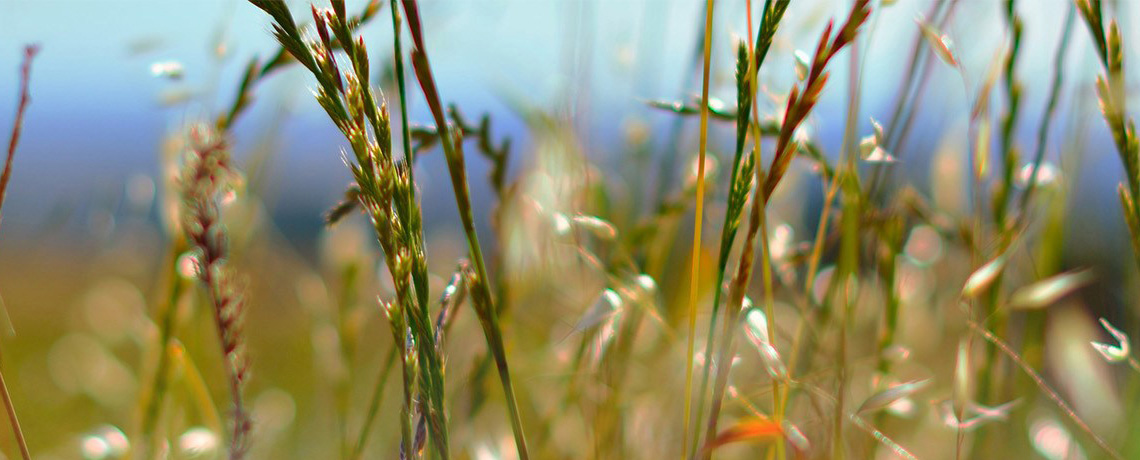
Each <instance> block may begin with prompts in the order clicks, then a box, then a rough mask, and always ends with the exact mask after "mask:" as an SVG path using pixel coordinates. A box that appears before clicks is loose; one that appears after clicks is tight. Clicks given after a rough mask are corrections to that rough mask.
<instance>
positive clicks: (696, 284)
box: [681, 0, 720, 460]
mask: <svg viewBox="0 0 1140 460" xmlns="http://www.w3.org/2000/svg"><path fill="white" fill-rule="evenodd" d="M714 7H715V2H714V0H707V1H706V2H705V40H704V44H705V54H704V68H703V73H702V78H701V129H700V139H699V141H698V147H697V149H698V154H697V202H696V210H695V212H694V215H693V250H692V254H691V256H690V268H689V315H688V318H689V327H688V341H687V342H686V346H685V392H684V393H683V394H684V399H685V409H684V414H683V417H684V429H683V430H682V432H681V433H682V434H681V458H682V460H683V459H684V458H685V455H686V452H688V450H689V449H688V443H689V420H690V419H689V417H690V415H691V414H690V412H691V411H692V404H693V353H694V351H695V344H694V341H695V339H696V337H695V336H696V333H697V297H698V296H699V291H700V273H701V228H702V226H703V225H702V224H703V223H704V196H705V148H706V147H707V145H708V124H709V66H710V62H711V60H712V27H713V10H714ZM717 289H720V287H719V286H718V287H717ZM705 359H708V357H707V356H706V357H705ZM698 397H700V396H698ZM693 442H694V444H695V443H696V438H695V435H694V440H693Z"/></svg>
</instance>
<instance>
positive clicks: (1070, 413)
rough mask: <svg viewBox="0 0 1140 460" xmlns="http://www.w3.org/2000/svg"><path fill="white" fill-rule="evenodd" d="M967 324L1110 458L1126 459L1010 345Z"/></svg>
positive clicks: (970, 322) (969, 320)
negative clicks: (1015, 367) (1020, 371)
mask: <svg viewBox="0 0 1140 460" xmlns="http://www.w3.org/2000/svg"><path fill="white" fill-rule="evenodd" d="M966 324H968V325H969V326H970V329H973V330H974V332H977V333H978V334H979V335H981V336H982V338H984V339H986V341H987V342H989V343H991V344H993V345H994V346H995V347H997V348H998V349H999V350H1001V352H1002V353H1005V355H1006V356H1008V357H1009V359H1010V360H1011V361H1013V362H1014V364H1017V366H1018V367H1020V368H1021V370H1022V371H1024V372H1025V373H1026V374H1027V375H1029V378H1031V379H1033V383H1036V384H1037V387H1038V388H1040V389H1041V392H1042V393H1044V394H1045V396H1046V397H1048V398H1049V399H1050V400H1051V401H1053V403H1054V404H1056V405H1057V408H1058V409H1060V410H1061V413H1063V414H1065V416H1066V417H1068V418H1069V421H1071V422H1073V424H1074V425H1076V426H1077V427H1078V428H1080V429H1081V431H1083V432H1084V433H1085V434H1086V435H1088V437H1089V438H1091V439H1092V440H1093V442H1094V443H1096V445H1097V446H1098V447H1100V448H1101V449H1102V450H1104V452H1105V453H1106V454H1108V456H1109V457H1112V458H1114V459H1118V460H1119V459H1123V458H1124V457H1122V456H1121V455H1120V454H1119V453H1118V452H1116V450H1115V449H1113V448H1112V446H1109V445H1108V443H1107V442H1105V441H1104V439H1101V437H1100V436H1097V434H1096V433H1095V432H1093V430H1092V428H1090V427H1089V425H1088V424H1087V423H1085V421H1084V420H1082V419H1081V417H1080V416H1078V415H1077V412H1076V411H1074V410H1073V408H1072V407H1070V406H1069V404H1068V403H1066V402H1065V400H1064V399H1061V395H1059V394H1057V392H1056V391H1054V390H1053V389H1052V388H1051V387H1049V384H1048V383H1045V379H1044V378H1042V377H1041V375H1040V374H1038V373H1037V371H1035V370H1033V368H1032V367H1031V366H1029V364H1027V363H1026V362H1025V360H1023V359H1021V356H1019V355H1018V354H1017V352H1015V351H1013V349H1012V348H1010V347H1009V345H1007V344H1006V343H1005V342H1004V341H1002V340H1001V339H1000V338H998V337H997V336H996V335H994V334H993V333H992V332H990V331H989V330H987V329H986V328H984V327H982V325H980V324H978V323H977V322H976V321H974V320H972V319H968V318H967V319H966Z"/></svg>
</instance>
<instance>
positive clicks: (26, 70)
mask: <svg viewBox="0 0 1140 460" xmlns="http://www.w3.org/2000/svg"><path fill="white" fill-rule="evenodd" d="M38 51H39V46H37V45H28V46H25V47H24V61H23V64H21V65H20V102H19V103H18V104H17V106H16V120H15V121H13V122H12V135H11V137H9V138H8V157H7V159H6V160H5V161H4V172H3V174H0V208H2V207H3V206H4V195H5V191H6V190H8V180H9V179H10V178H11V177H12V159H13V158H14V157H15V156H16V145H18V144H19V142H20V130H21V128H23V126H24V113H25V112H27V110H28V102H29V101H30V98H29V97H28V80H29V77H30V76H31V72H32V59H33V58H35V56H36V53H37V52H38ZM0 217H2V214H0ZM0 221H2V219H0ZM0 396H2V397H3V398H4V410H5V411H6V412H7V413H8V422H9V423H10V424H11V425H12V434H13V435H15V437H16V444H18V445H19V446H20V455H21V456H22V457H23V458H24V460H30V459H31V458H32V455H31V453H30V452H29V451H28V443H27V441H25V440H24V431H23V430H22V429H20V420H19V419H18V418H17V417H16V407H15V406H14V405H13V404H12V397H11V395H10V394H9V393H8V384H7V383H5V382H4V374H3V372H0Z"/></svg>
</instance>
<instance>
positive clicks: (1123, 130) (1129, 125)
mask: <svg viewBox="0 0 1140 460" xmlns="http://www.w3.org/2000/svg"><path fill="white" fill-rule="evenodd" d="M1075 1H1076V4H1077V9H1079V10H1080V12H1081V17H1082V18H1084V20H1085V24H1086V25H1088V28H1089V32H1090V33H1091V34H1092V38H1093V43H1094V44H1095V45H1096V52H1097V55H1098V56H1099V57H1100V62H1101V64H1102V65H1103V66H1104V75H1100V76H1098V77H1097V80H1096V90H1097V98H1098V99H1099V100H1100V111H1101V114H1102V115H1103V116H1104V120H1105V122H1107V123H1108V128H1109V131H1111V132H1112V140H1113V142H1114V143H1115V144H1116V150H1117V152H1118V153H1119V154H1120V161H1121V163H1123V164H1124V174H1125V178H1126V180H1127V187H1125V186H1124V185H1121V187H1120V189H1119V191H1120V204H1121V206H1122V207H1123V210H1124V218H1125V219H1124V220H1125V221H1126V222H1127V223H1128V230H1129V232H1130V233H1131V234H1132V240H1131V241H1132V249H1133V252H1134V253H1135V256H1136V263H1137V265H1140V203H1138V202H1137V197H1138V196H1140V138H1138V137H1137V135H1136V125H1135V123H1133V121H1132V119H1131V118H1129V116H1128V112H1127V109H1126V107H1125V103H1126V100H1127V99H1126V96H1125V95H1126V93H1125V88H1124V39H1123V38H1122V35H1121V32H1120V27H1119V26H1117V24H1116V20H1112V21H1110V22H1109V23H1108V26H1107V27H1105V24H1104V12H1103V11H1102V9H1101V4H1100V0H1075Z"/></svg>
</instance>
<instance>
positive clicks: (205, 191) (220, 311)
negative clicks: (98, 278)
mask: <svg viewBox="0 0 1140 460" xmlns="http://www.w3.org/2000/svg"><path fill="white" fill-rule="evenodd" d="M189 137H190V139H189V142H190V145H189V148H188V150H187V152H186V156H185V158H184V163H183V166H182V177H181V179H180V181H179V185H180V187H181V193H182V200H183V216H182V217H183V222H182V226H183V231H184V232H185V234H186V239H187V241H189V242H190V244H191V245H192V247H193V248H194V250H195V251H196V252H197V257H196V261H197V276H198V279H199V280H200V282H201V284H202V287H203V288H204V289H205V291H206V295H207V298H208V299H209V302H210V304H211V306H212V307H213V308H212V310H213V316H214V323H215V326H216V327H217V333H218V340H219V342H220V344H221V347H222V355H223V358H224V360H225V368H226V375H227V378H228V379H229V391H230V397H231V404H232V406H233V407H231V410H232V416H233V431H232V434H231V440H230V448H229V457H230V459H231V460H237V459H241V458H244V457H245V454H246V452H247V451H248V449H249V436H250V432H251V430H252V421H251V420H250V416H249V414H248V412H247V411H246V408H245V404H244V400H243V398H242V388H243V387H244V386H245V383H246V382H247V381H248V379H249V363H248V359H247V357H246V353H245V341H244V338H243V333H242V327H243V317H244V315H245V305H246V299H245V296H244V288H243V287H242V286H241V285H240V283H239V282H238V281H237V279H236V277H235V275H234V273H233V272H232V270H231V269H230V267H229V266H228V264H227V259H228V257H229V247H228V237H227V235H226V232H225V229H224V227H223V226H222V223H221V216H220V212H219V200H220V199H221V196H222V194H223V192H224V191H225V190H226V188H227V187H232V186H233V184H234V182H235V181H236V180H238V175H237V173H236V171H235V170H234V169H233V168H232V166H231V164H230V157H229V151H228V146H227V145H226V142H225V140H224V139H223V138H221V137H219V136H217V135H215V134H214V133H212V132H211V131H210V130H209V128H205V127H195V128H193V129H191V131H190V136H189Z"/></svg>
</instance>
